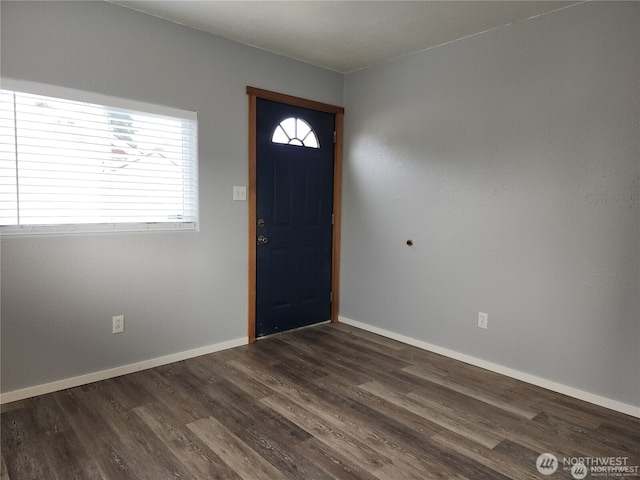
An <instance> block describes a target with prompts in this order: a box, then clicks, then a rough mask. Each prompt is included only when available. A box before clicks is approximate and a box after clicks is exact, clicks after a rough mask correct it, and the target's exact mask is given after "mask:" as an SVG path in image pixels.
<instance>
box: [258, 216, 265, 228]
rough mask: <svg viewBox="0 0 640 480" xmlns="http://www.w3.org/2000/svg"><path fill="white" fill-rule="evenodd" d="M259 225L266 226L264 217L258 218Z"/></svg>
mask: <svg viewBox="0 0 640 480" xmlns="http://www.w3.org/2000/svg"><path fill="white" fill-rule="evenodd" d="M258 226H259V227H264V218H261V219H259V220H258Z"/></svg>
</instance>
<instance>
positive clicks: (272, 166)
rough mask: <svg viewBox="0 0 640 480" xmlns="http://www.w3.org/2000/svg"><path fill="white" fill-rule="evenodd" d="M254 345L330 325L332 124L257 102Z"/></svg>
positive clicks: (312, 113)
mask: <svg viewBox="0 0 640 480" xmlns="http://www.w3.org/2000/svg"><path fill="white" fill-rule="evenodd" d="M256 123H257V125H256V126H257V132H256V133H257V138H256V142H257V143H256V202H257V204H256V217H257V225H256V232H257V238H256V242H257V245H256V270H257V271H256V337H260V336H264V335H269V334H272V333H276V332H282V331H285V330H290V329H292V328H298V327H302V326H306V325H312V324H314V323H319V322H323V321H326V320H330V318H331V243H332V230H333V226H332V214H333V157H334V128H335V116H334V115H333V114H331V113H325V112H319V111H316V110H309V109H305V108H301V107H295V106H291V105H286V104H282V103H278V102H273V101H270V100H264V99H258V100H257V110H256Z"/></svg>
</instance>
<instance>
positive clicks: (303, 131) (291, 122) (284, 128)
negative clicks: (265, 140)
mask: <svg viewBox="0 0 640 480" xmlns="http://www.w3.org/2000/svg"><path fill="white" fill-rule="evenodd" d="M271 141H272V142H273V143H282V144H285V145H298V146H300V147H308V148H320V145H319V143H318V136H317V135H316V132H314V131H313V128H311V125H309V124H308V123H307V122H305V121H304V120H303V119H301V118H294V117H289V118H287V119H285V120H283V121H282V122H280V124H279V125H278V126H277V127H276V129H275V130H274V132H273V136H272V137H271Z"/></svg>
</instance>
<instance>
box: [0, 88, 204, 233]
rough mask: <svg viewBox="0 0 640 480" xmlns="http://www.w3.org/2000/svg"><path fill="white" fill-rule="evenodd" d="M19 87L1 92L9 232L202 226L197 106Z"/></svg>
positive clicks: (2, 218)
mask: <svg viewBox="0 0 640 480" xmlns="http://www.w3.org/2000/svg"><path fill="white" fill-rule="evenodd" d="M13 83H14V82H12V81H6V80H3V83H2V87H3V88H7V86H8V85H13ZM16 86H17V87H18V88H15V89H11V90H0V229H1V231H2V233H3V234H23V233H70V232H104V231H142V230H167V229H171V230H174V229H195V228H196V221H197V216H198V201H197V200H198V195H197V194H198V192H197V119H196V114H195V113H194V112H187V111H182V110H177V109H171V108H167V107H160V106H156V105H147V104H140V103H137V102H131V101H127V100H122V99H113V98H109V97H102V96H98V95H94V94H89V93H86V92H78V91H72V90H67V89H60V88H58V87H51V86H44V85H37V84H23V82H16ZM25 86H26V87H27V88H26V89H25V88H20V87H25ZM43 91H44V92H43ZM26 92H29V93H26ZM34 92H35V93H34ZM50 92H51V93H50ZM43 93H44V94H43ZM98 102H99V103H98Z"/></svg>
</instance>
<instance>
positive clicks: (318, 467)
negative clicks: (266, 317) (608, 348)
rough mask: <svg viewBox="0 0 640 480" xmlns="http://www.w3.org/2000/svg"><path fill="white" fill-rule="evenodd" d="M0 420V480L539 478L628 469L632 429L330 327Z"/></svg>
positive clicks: (613, 417)
mask: <svg viewBox="0 0 640 480" xmlns="http://www.w3.org/2000/svg"><path fill="white" fill-rule="evenodd" d="M1 420H2V432H1V436H2V450H1V455H2V473H1V478H2V480H9V479H10V480H23V479H43V480H55V479H60V480H73V479H82V480H87V479H88V480H93V479H109V480H120V479H149V480H164V479H173V480H175V479H189V480H199V479H207V480H209V479H225V480H240V479H242V480H252V479H264V480H278V479H283V480H284V479H295V480H315V479H318V480H320V479H340V480H343V479H344V480H356V479H361V480H376V479H381V480H404V479H407V480H409V479H457V480H463V479H468V480H477V479H523V480H524V479H527V480H530V479H542V478H558V479H572V478H573V477H572V475H571V474H570V472H569V471H564V470H563V466H562V465H560V468H559V469H558V471H557V472H556V473H554V474H553V475H552V476H545V475H541V474H540V473H539V472H538V471H537V469H536V459H537V457H538V456H539V455H540V454H541V453H543V452H549V453H553V454H554V455H555V456H556V457H558V459H560V461H561V462H562V459H563V458H569V457H611V456H613V457H618V456H621V457H629V459H628V460H627V462H628V464H629V465H640V420H639V419H636V418H633V417H630V416H626V415H623V414H621V413H616V412H613V411H610V410H607V409H604V408H600V407H597V406H594V405H591V404H588V403H585V402H582V401H579V400H576V399H573V398H570V397H566V396H563V395H560V394H557V393H553V392H550V391H548V390H544V389H541V388H538V387H534V386H531V385H529V384H526V383H523V382H520V381H517V380H513V379H510V378H507V377H504V376H501V375H498V374H495V373H492V372H488V371H486V370H482V369H479V368H476V367H473V366H470V365H467V364H464V363H460V362H457V361H454V360H450V359H447V358H445V357H441V356H439V355H436V354H433V353H429V352H425V351H423V350H420V349H417V348H414V347H411V346H407V345H405V344H402V343H398V342H395V341H393V340H389V339H386V338H383V337H380V336H377V335H374V334H371V333H369V332H365V331H363V330H359V329H356V328H353V327H349V326H346V325H341V324H330V325H321V326H317V327H313V328H308V329H303V330H298V331H294V332H289V333H285V334H281V335H278V336H274V337H270V338H267V339H265V340H261V341H259V342H257V343H256V344H254V345H247V346H243V347H239V348H235V349H231V350H226V351H223V352H218V353H214V354H211V355H206V356H203V357H199V358H195V359H191V360H186V361H182V362H178V363H174V364H171V365H167V366H163V367H159V368H155V369H152V370H146V371H142V372H138V373H135V374H131V375H127V376H123V377H119V378H114V379H110V380H106V381H103V382H99V383H95V384H91V385H87V386H83V387H78V388H74V389H70V390H66V391H62V392H57V393H53V394H49V395H43V396H41V397H37V398H33V399H29V400H24V401H21V402H16V403H14V404H8V405H5V406H3V413H2V416H1ZM589 478H590V477H589ZM609 478H612V477H609Z"/></svg>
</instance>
